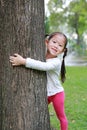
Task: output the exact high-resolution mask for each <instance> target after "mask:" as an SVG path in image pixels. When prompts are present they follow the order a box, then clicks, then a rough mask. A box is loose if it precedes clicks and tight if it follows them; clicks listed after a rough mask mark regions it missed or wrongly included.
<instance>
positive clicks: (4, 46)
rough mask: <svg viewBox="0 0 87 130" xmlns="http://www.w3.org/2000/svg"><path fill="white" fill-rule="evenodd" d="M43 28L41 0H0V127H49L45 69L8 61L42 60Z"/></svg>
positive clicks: (4, 129)
mask: <svg viewBox="0 0 87 130" xmlns="http://www.w3.org/2000/svg"><path fill="white" fill-rule="evenodd" d="M44 32H45V31H44V0H40V1H39V0H21V1H20V0H3V1H2V0H1V1H0V61H1V63H0V94H1V95H0V130H50V123H49V114H48V106H47V97H46V96H47V95H46V78H45V77H46V74H45V72H41V71H35V70H29V69H26V68H25V67H23V66H21V67H12V66H11V64H10V63H9V56H10V55H12V54H13V53H16V52H17V53H19V54H21V55H22V56H24V57H31V58H35V59H37V60H42V61H44V59H45V58H44V57H45V55H44V54H45V45H44Z"/></svg>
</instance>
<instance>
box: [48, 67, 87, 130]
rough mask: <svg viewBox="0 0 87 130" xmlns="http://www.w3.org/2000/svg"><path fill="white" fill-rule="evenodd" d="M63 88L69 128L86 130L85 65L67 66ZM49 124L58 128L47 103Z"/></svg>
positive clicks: (86, 87) (53, 113) (51, 108)
mask: <svg viewBox="0 0 87 130" xmlns="http://www.w3.org/2000/svg"><path fill="white" fill-rule="evenodd" d="M66 71H67V73H66V78H67V79H66V81H65V83H64V84H63V86H64V89H65V95H66V98H65V111H66V115H67V118H68V122H69V130H87V67H86V66H85V67H81V66H80V67H67V68H66ZM49 111H50V121H51V126H53V127H54V128H56V129H57V130H59V121H58V120H57V118H56V115H55V112H54V110H53V107H52V105H49Z"/></svg>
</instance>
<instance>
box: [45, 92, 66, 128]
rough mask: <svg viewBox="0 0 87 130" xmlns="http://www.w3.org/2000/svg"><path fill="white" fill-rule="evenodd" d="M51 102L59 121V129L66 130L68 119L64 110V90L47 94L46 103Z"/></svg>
mask: <svg viewBox="0 0 87 130" xmlns="http://www.w3.org/2000/svg"><path fill="white" fill-rule="evenodd" d="M51 102H52V103H53V107H54V109H55V112H56V115H57V117H58V119H59V121H60V127H61V130H68V121H67V118H66V115H65V112H64V92H60V93H57V94H55V95H53V96H49V97H48V104H49V103H51Z"/></svg>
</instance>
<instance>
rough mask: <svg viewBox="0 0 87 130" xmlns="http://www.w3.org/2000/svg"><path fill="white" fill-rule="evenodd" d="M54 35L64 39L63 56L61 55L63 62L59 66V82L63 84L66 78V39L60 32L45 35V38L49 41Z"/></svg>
mask: <svg viewBox="0 0 87 130" xmlns="http://www.w3.org/2000/svg"><path fill="white" fill-rule="evenodd" d="M55 35H61V36H63V37H64V38H65V46H64V54H63V60H62V64H61V71H60V76H61V81H62V83H64V81H65V79H66V76H65V73H66V68H65V56H66V55H67V47H66V46H67V37H66V35H65V34H63V33H62V32H54V33H52V34H50V35H48V34H46V35H45V37H46V38H47V39H48V40H50V39H51V38H52V37H53V36H55Z"/></svg>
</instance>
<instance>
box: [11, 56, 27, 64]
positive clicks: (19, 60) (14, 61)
mask: <svg viewBox="0 0 87 130" xmlns="http://www.w3.org/2000/svg"><path fill="white" fill-rule="evenodd" d="M10 62H11V64H12V66H19V65H25V64H26V59H25V58H23V57H22V56H21V55H19V54H14V55H13V56H10Z"/></svg>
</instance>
